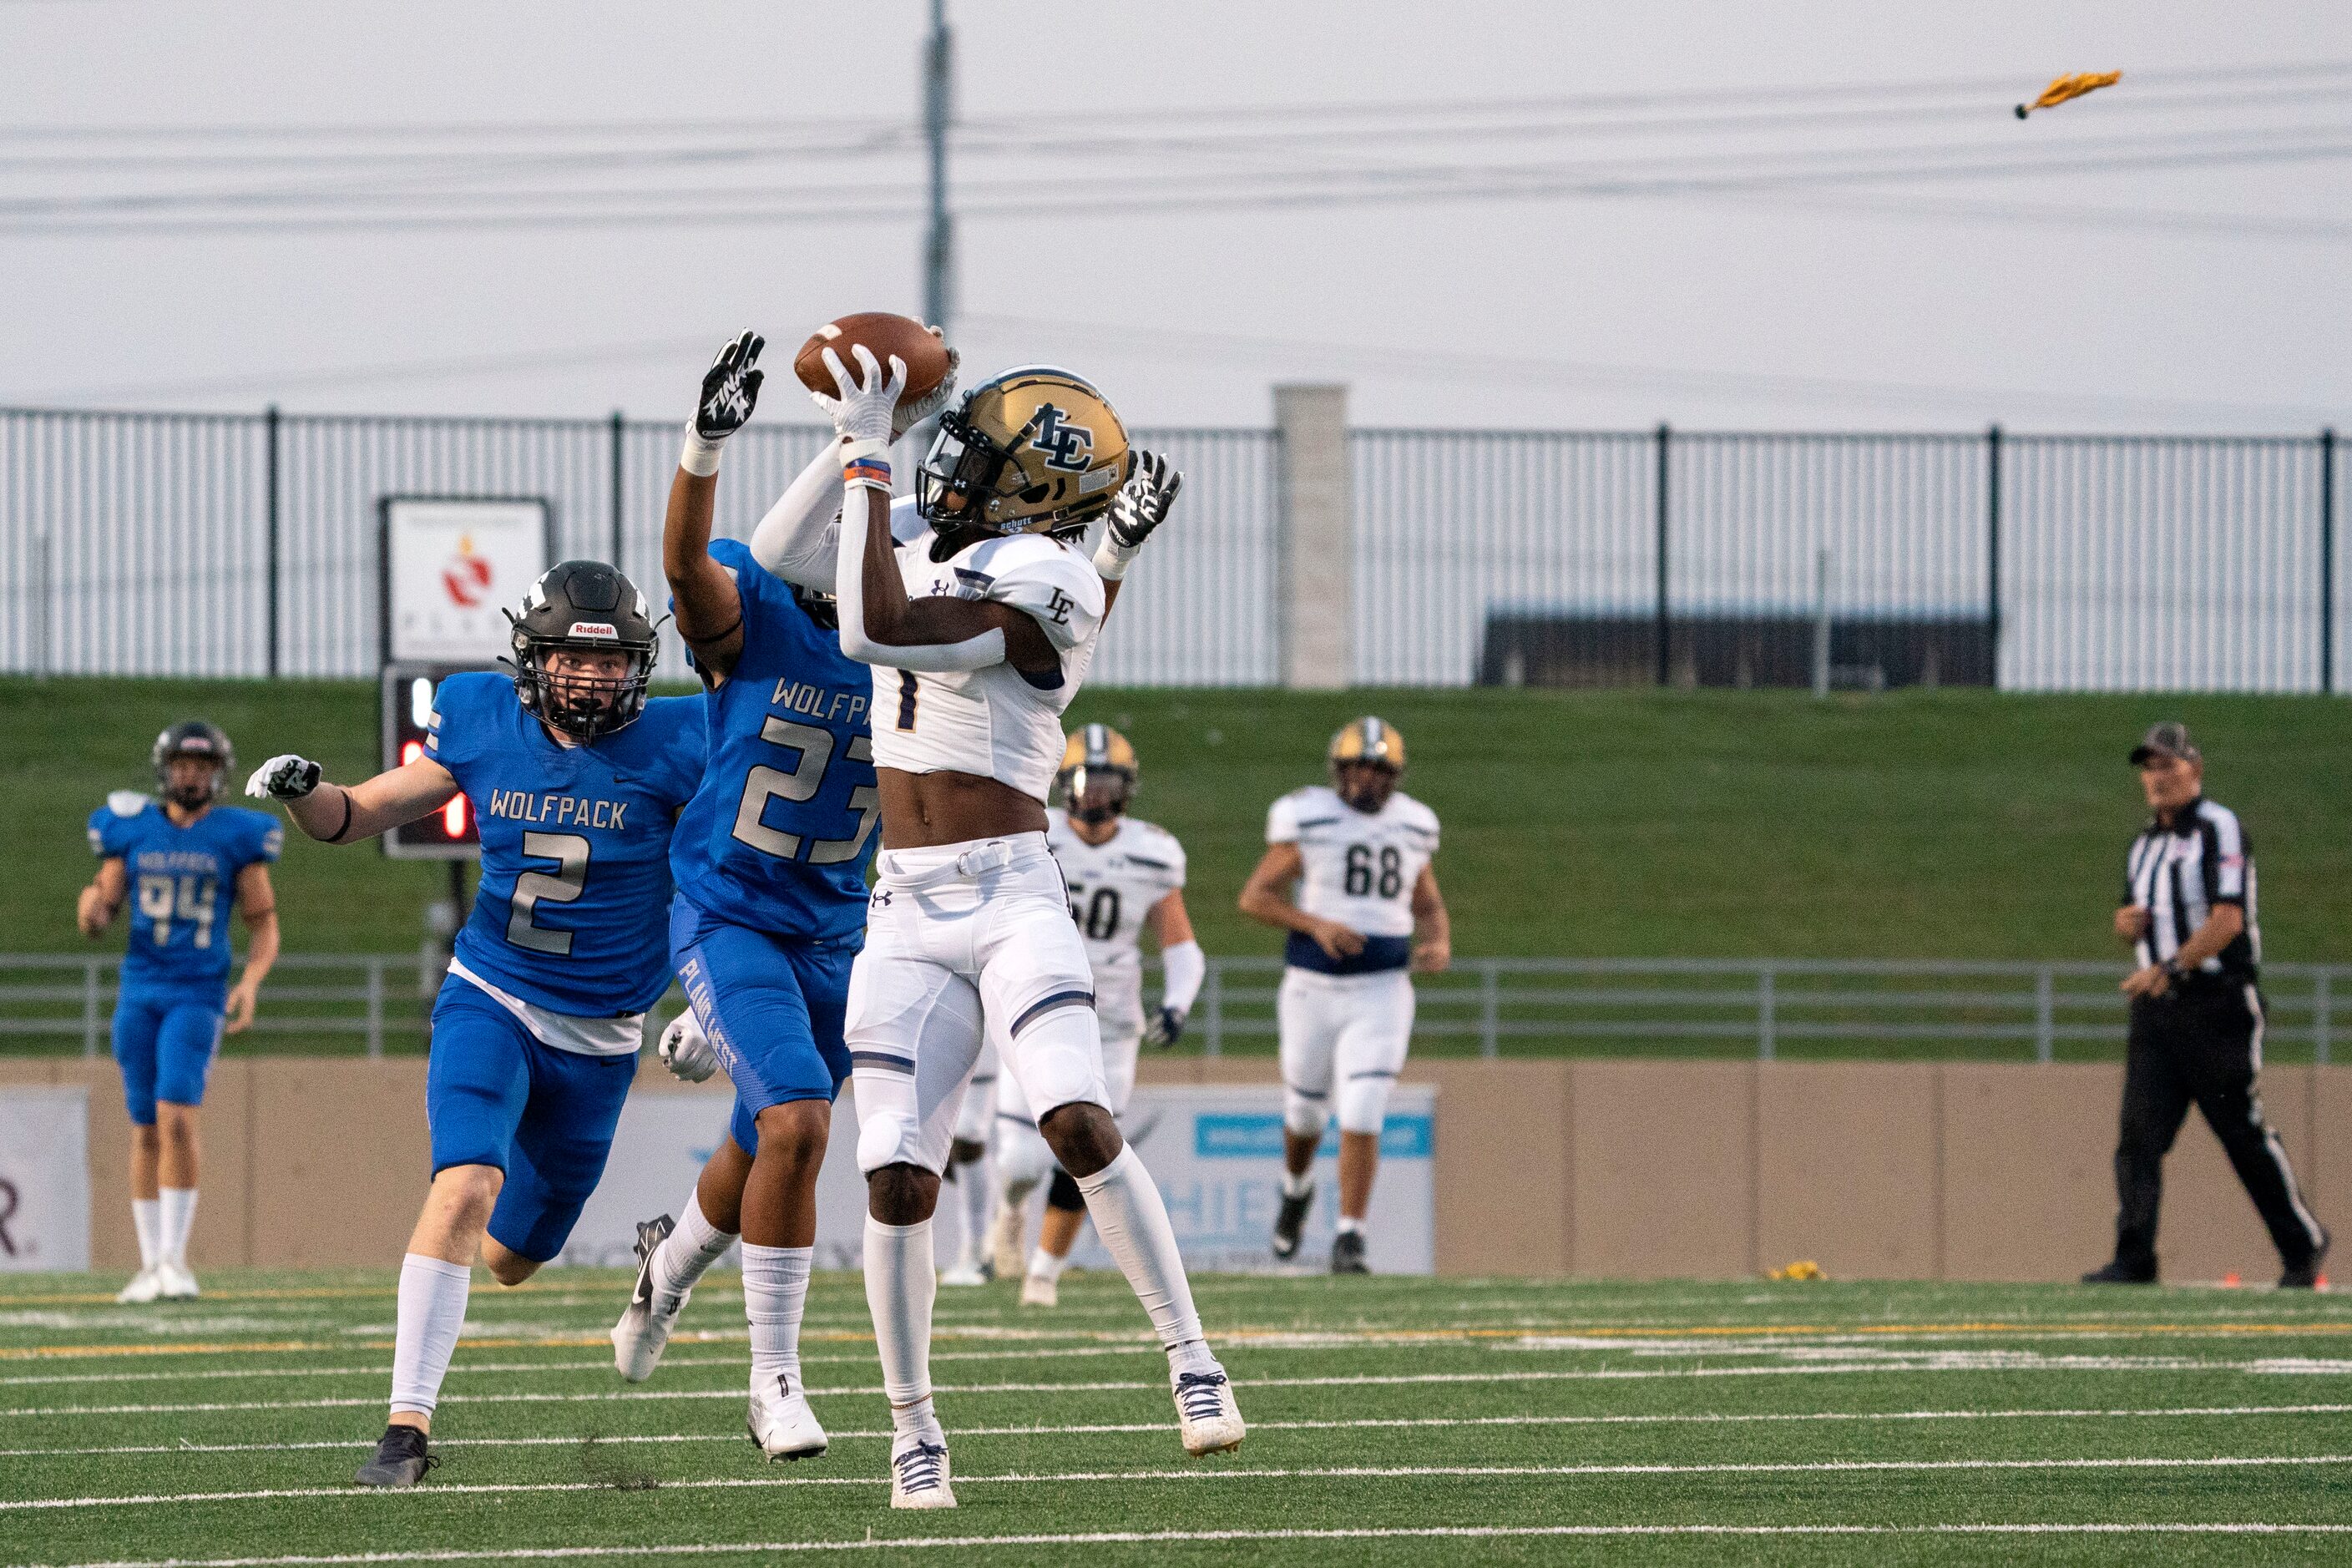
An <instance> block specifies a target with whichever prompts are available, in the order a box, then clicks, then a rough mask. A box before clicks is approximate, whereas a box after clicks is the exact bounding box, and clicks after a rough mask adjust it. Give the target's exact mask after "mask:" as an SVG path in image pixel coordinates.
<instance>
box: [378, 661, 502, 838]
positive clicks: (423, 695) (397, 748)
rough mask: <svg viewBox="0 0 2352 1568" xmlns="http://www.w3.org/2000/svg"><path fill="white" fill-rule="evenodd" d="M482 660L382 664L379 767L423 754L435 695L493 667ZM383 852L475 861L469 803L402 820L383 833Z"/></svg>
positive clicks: (455, 802) (455, 801)
mask: <svg viewBox="0 0 2352 1568" xmlns="http://www.w3.org/2000/svg"><path fill="white" fill-rule="evenodd" d="M494 668H495V667H494V666H490V665H483V664H388V665H386V666H384V668H383V765H384V766H385V767H387V768H397V767H405V766H407V765H408V764H409V763H413V762H415V761H416V760H417V759H418V758H419V757H422V756H423V755H424V754H425V734H426V732H427V731H429V730H430V729H431V728H432V725H433V694H434V693H435V692H436V691H437V690H439V689H440V686H441V682H442V681H444V680H446V679H448V678H449V677H450V676H453V675H460V674H465V673H467V672H470V671H476V670H490V669H494ZM383 852H384V853H385V854H386V855H388V856H390V857H392V858H394V859H395V860H478V859H480V858H482V839H481V834H480V832H479V829H478V825H477V824H476V823H475V821H474V813H473V809H472V807H471V806H470V805H468V804H467V800H466V797H465V796H464V795H456V796H453V797H452V798H451V799H450V802H449V804H448V805H445V806H443V807H442V808H441V809H440V810H439V811H436V812H435V813H434V814H433V815H432V816H420V817H418V818H417V819H416V820H415V822H409V823H404V824H402V825H401V826H398V827H395V828H394V829H393V830H392V831H391V832H389V833H387V834H385V835H384V836H383Z"/></svg>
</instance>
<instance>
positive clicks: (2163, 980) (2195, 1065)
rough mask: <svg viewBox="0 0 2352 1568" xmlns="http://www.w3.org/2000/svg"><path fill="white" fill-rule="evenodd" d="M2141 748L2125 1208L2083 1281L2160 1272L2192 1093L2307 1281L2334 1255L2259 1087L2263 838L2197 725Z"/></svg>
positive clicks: (2123, 1280) (2167, 728)
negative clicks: (2258, 904)
mask: <svg viewBox="0 0 2352 1568" xmlns="http://www.w3.org/2000/svg"><path fill="white" fill-rule="evenodd" d="M2131 761H2132V765H2133V766H2134V767H2136V768H2137V769H2138V770H2139V782H2140V788H2141V791H2142V792H2143V793H2144V794H2145V795H2147V805H2148V809H2149V811H2150V812H2151V813H2153V815H2152V816H2150V818H2149V820H2148V824H2147V827H2145V828H2144V829H2142V830H2141V832H2140V835H2139V837H2137V838H2135V839H2133V840H2132V847H2131V853H2130V855H2129V856H2128V857H2126V860H2125V863H2124V864H2125V869H2124V898H2123V907H2122V908H2120V909H2118V910H2116V935H2117V936H2120V937H2121V938H2123V939H2124V941H2126V942H2130V943H2131V944H2132V949H2133V952H2135V953H2136V954H2137V957H2138V960H2139V965H2138V967H2137V968H2136V969H2135V970H2133V971H2132V973H2131V974H2130V975H2129V976H2128V977H2127V978H2126V980H2125V981H2124V983H2123V990H2124V994H2126V995H2127V996H2129V997H2130V998H2131V1029H2130V1034H2129V1043H2128V1045H2126V1047H2125V1054H2124V1105H2123V1135H2122V1138H2121V1139H2120V1141H2119V1142H2117V1143H2116V1198H2117V1200H2118V1202H2119V1204H2120V1212H2119V1213H2118V1214H2117V1215H2116V1256H2115V1260H2114V1261H2113V1262H2111V1263H2109V1264H2108V1265H2107V1266H2106V1267H2105V1268H2100V1269H2097V1270H2095V1271H2094V1272H2092V1273H2089V1274H2085V1275H2084V1276H2083V1282H2084V1284H2086V1285H2145V1284H2149V1283H2152V1282H2154V1280H2155V1279H2156V1210H2157V1204H2158V1200H2159V1198H2160V1197H2161V1196H2162V1194H2163V1190H2164V1156H2165V1153H2166V1152H2167V1151H2168V1150H2169V1149H2170V1148H2171V1147H2172V1140H2173V1137H2174V1135H2175V1134H2177V1133H2178V1132H2179V1131H2180V1123H2181V1121H2182V1120H2183V1119H2184V1118H2186V1117H2187V1116H2188V1114H2189V1102H2190V1101H2192V1100H2194V1101H2195V1102H2196V1105H2197V1108H2198V1109H2199V1110H2201V1111H2203V1112H2204V1113H2205V1121H2206V1122H2207V1124H2208V1125H2210V1127H2211V1128H2212V1129H2213V1134H2214V1136H2215V1137H2217V1138H2219V1139H2221V1147H2222V1148H2223V1149H2224V1150H2226V1151H2227V1152H2228V1153H2229V1156H2230V1163H2231V1165H2233V1166H2235V1167H2236V1169H2237V1172H2238V1180H2239V1181H2241V1182H2242V1183H2244V1184H2245V1187H2246V1194H2247V1195H2248V1196H2250V1197H2252V1199H2253V1200H2254V1206H2255V1207H2256V1208H2257V1209H2260V1210H2261V1211H2262V1215H2263V1224H2264V1225H2266V1226H2270V1232H2271V1240H2272V1241H2273V1242H2274V1243H2276V1244H2277V1246H2278V1249H2279V1256H2280V1258H2283V1259H2284V1260H2285V1263H2286V1272H2285V1273H2284V1274H2283V1275H2281V1276H2280V1277H2279V1285H2280V1286H2281V1288H2283V1289H2294V1288H2302V1289H2309V1288H2310V1287H2311V1286H2312V1285H2313V1284H2314V1283H2315V1282H2316V1280H2317V1278H2318V1274H2319V1265H2320V1260H2321V1259H2322V1258H2326V1255H2327V1232H2326V1230H2325V1229H2324V1228H2322V1227H2321V1226H2320V1223H2319V1221H2318V1220H2317V1219H2315V1218H2314V1217H2313V1215H2312V1213H2311V1210H2310V1208H2309V1207H2308V1206H2307V1205H2305V1203H2304V1201H2303V1194H2302V1193H2301V1192H2299V1191H2298V1190H2297V1189H2296V1187H2295V1184H2294V1171H2293V1170H2292V1169H2291V1168H2290V1167H2289V1166H2288V1164H2287V1163H2286V1151H2285V1150H2284V1148H2282V1147H2281V1146H2280V1144H2279V1140H2278V1134H2277V1133H2275V1132H2273V1131H2271V1128H2270V1125H2269V1123H2267V1122H2265V1121H2263V1102H2262V1100H2261V1099H2260V1098H2259V1097H2257V1096H2256V1094H2255V1093H2254V1074H2255V1072H2256V1071H2257V1070H2259V1069H2260V1068H2261V1067H2262V1065H2263V998H2262V993H2261V992H2260V991H2259V990H2258V989H2257V988H2256V982H2257V980H2258V978H2259V972H2258V969H2257V965H2258V964H2259V963H2260V962H2261V958H2262V931H2261V930H2260V928H2259V927H2258V926H2257V925H2256V924H2255V913H2254V858H2253V847H2252V844H2251V843H2250V842H2248V840H2247V837H2246V830H2245V829H2244V828H2243V827H2242V826H2240V825H2239V822H2238V817H2237V814H2236V813H2235V812H2233V811H2231V810H2230V809H2229V808H2228V807H2227V806H2224V805H2220V804H2218V803H2216V802H2214V801H2210V800H2207V799H2206V798H2205V796H2204V786H2205V759H2204V756H2203V754H2202V753H2201V752H2199V751H2198V749H2197V746H2196V743H2195V742H2192V741H2191V740H2189V730H2188V727H2187V726H2186V725H2183V724H2178V723H2163V724H2158V725H2156V726H2154V727H2153V728H2151V729H2150V730H2149V731H2148V732H2147V735H2146V736H2145V737H2144V738H2143V739H2142V740H2141V741H2140V743H2139V744H2138V745H2137V746H2135V747H2133V748H2132V753H2131Z"/></svg>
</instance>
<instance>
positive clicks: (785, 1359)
mask: <svg viewBox="0 0 2352 1568" xmlns="http://www.w3.org/2000/svg"><path fill="white" fill-rule="evenodd" d="M675 1234H677V1235H683V1234H684V1232H683V1231H679V1232H677V1233H675ZM815 1259H816V1248H815V1247H761V1245H759V1244H758V1243H757V1242H751V1241H747V1242H745V1243H744V1244H743V1315H744V1316H745V1317H747V1318H749V1319H751V1382H752V1384H753V1385H754V1386H762V1385H764V1384H765V1383H766V1381H767V1380H768V1379H771V1378H774V1377H784V1378H789V1379H790V1380H791V1381H792V1382H793V1383H794V1384H798V1383H799V1382H800V1379H801V1312H802V1310H803V1309H804V1308H805V1307H806V1306H807V1305H808V1285H809V1268H810V1265H811V1264H813V1263H814V1261H815Z"/></svg>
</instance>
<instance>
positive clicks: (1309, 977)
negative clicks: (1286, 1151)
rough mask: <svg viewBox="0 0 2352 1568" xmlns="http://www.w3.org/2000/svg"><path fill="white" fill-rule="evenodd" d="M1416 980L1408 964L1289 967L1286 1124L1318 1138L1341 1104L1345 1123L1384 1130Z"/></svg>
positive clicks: (1279, 1003)
mask: <svg viewBox="0 0 2352 1568" xmlns="http://www.w3.org/2000/svg"><path fill="white" fill-rule="evenodd" d="M1412 1005H1413V996H1412V977H1411V976H1410V975H1408V974H1407V973H1405V971H1403V970H1402V969H1391V970H1385V971H1382V972H1381V973H1378V974H1322V973H1317V972H1316V971H1314V970H1311V969H1286V970H1284V971H1283V972H1282V987H1281V989H1280V990H1278V991H1277V992H1276V993H1275V1020H1276V1025H1277V1026H1278V1027H1279V1028H1280V1030H1281V1032H1282V1122H1283V1125H1284V1126H1285V1127H1286V1128H1288V1129H1289V1130H1290V1131H1293V1132H1296V1133H1297V1134H1299V1135H1300V1136H1301V1137H1316V1138H1319V1137H1321V1136H1322V1135H1323V1129H1324V1128H1325V1127H1327V1126H1328V1125H1329V1124H1330V1120H1331V1115H1332V1113H1333V1112H1334V1111H1337V1112H1338V1113H1339V1130H1340V1131H1343V1132H1378V1131H1380V1130H1381V1121H1382V1120H1383V1119H1384V1118H1385V1117H1386V1116H1387V1114H1388V1107H1389V1089H1390V1086H1391V1085H1392V1084H1394V1083H1395V1082H1396V1076H1397V1073H1398V1072H1399V1071H1400V1070H1401V1069H1402V1068H1403V1067H1404V1054H1405V1047H1407V1046H1408V1045H1410V1044H1411V1043H1412Z"/></svg>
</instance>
